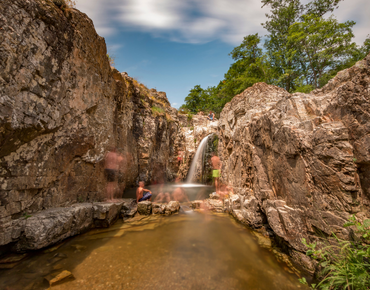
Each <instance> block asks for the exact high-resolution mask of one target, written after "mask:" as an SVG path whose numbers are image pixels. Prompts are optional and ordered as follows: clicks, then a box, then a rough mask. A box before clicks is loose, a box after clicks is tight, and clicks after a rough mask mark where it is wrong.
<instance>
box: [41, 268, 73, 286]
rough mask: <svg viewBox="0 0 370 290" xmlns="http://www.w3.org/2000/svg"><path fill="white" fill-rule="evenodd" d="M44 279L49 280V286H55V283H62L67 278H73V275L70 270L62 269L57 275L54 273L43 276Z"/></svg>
mask: <svg viewBox="0 0 370 290" xmlns="http://www.w3.org/2000/svg"><path fill="white" fill-rule="evenodd" d="M45 279H46V280H47V281H48V282H49V285H50V286H55V285H58V284H61V283H64V282H66V281H68V280H72V279H74V277H73V274H72V273H71V272H69V271H67V270H64V271H62V272H60V273H59V274H57V275H54V274H52V275H48V276H46V277H45Z"/></svg>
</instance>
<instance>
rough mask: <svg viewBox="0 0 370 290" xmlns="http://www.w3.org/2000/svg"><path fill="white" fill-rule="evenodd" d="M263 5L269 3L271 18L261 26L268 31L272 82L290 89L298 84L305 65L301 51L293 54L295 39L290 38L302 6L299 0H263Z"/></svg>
mask: <svg viewBox="0 0 370 290" xmlns="http://www.w3.org/2000/svg"><path fill="white" fill-rule="evenodd" d="M262 3H263V6H266V5H268V6H270V9H271V11H270V13H269V14H266V17H267V18H268V20H267V21H266V22H265V23H263V24H262V26H263V27H264V28H265V29H266V30H267V31H268V32H269V35H268V37H267V40H266V41H265V45H264V46H265V48H266V51H267V57H268V62H269V65H270V67H271V70H272V83H274V84H275V85H278V86H280V87H283V88H285V89H286V90H287V91H288V92H291V91H293V90H294V89H295V87H296V86H297V84H296V82H297V78H298V77H299V76H300V75H301V73H302V72H301V71H302V66H303V68H304V63H302V62H301V60H300V58H299V54H290V53H289V51H291V50H292V49H296V50H298V49H299V48H297V47H292V43H289V42H288V32H289V27H290V26H291V25H293V24H294V23H295V22H297V21H299V17H300V16H301V14H302V11H303V6H302V4H301V2H300V1H299V0H262Z"/></svg>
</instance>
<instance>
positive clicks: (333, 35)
mask: <svg viewBox="0 0 370 290" xmlns="http://www.w3.org/2000/svg"><path fill="white" fill-rule="evenodd" d="M301 18H302V21H300V22H296V23H294V24H293V25H291V26H290V28H289V31H288V45H289V46H290V48H291V50H290V51H289V57H290V58H295V57H299V58H300V59H301V60H303V61H304V62H305V63H306V64H307V72H308V79H307V82H306V83H307V84H311V85H312V86H313V87H314V88H318V87H319V86H320V84H319V80H320V78H321V77H322V76H323V75H324V73H325V72H326V71H327V70H328V69H330V68H332V67H333V66H335V64H336V63H338V62H340V61H341V60H342V59H343V58H346V57H349V56H350V55H351V52H352V51H353V50H354V49H355V48H356V44H355V43H353V42H351V40H352V38H353V36H354V35H353V33H352V27H353V25H355V22H354V21H347V22H345V23H338V21H337V20H336V19H335V18H334V17H332V16H331V17H329V18H328V19H324V18H323V17H322V16H317V15H315V14H309V15H302V17H301ZM298 47H299V49H297V48H298Z"/></svg>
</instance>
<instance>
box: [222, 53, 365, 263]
mask: <svg viewBox="0 0 370 290" xmlns="http://www.w3.org/2000/svg"><path fill="white" fill-rule="evenodd" d="M218 130H219V138H220V139H219V153H220V157H221V160H222V162H223V171H222V181H223V182H224V183H226V184H229V185H231V186H232V187H233V188H234V192H235V193H236V194H237V200H235V199H234V200H231V201H230V203H231V210H232V212H233V214H234V215H235V216H236V217H237V218H238V219H239V220H241V221H242V222H244V223H246V224H248V225H249V226H251V227H254V228H259V227H262V226H263V225H266V224H267V225H268V227H269V228H271V229H272V230H273V232H274V233H275V235H276V236H277V237H278V238H279V239H280V241H282V242H283V243H284V244H285V245H287V246H288V251H289V254H290V255H291V256H292V257H293V258H294V259H295V260H296V261H298V262H299V263H300V264H303V265H305V266H306V268H307V269H310V270H313V269H314V266H313V264H312V263H311V261H310V260H309V259H307V257H306V256H305V255H304V253H305V251H306V248H305V246H304V245H303V244H302V242H301V239H302V238H306V239H307V240H308V241H310V242H314V241H316V240H317V239H319V238H325V237H330V236H331V235H332V233H335V235H337V237H339V238H343V239H351V237H352V235H353V234H354V232H353V231H352V229H350V228H344V227H343V224H344V223H345V222H346V221H347V219H348V218H349V217H350V216H351V215H353V214H354V215H355V216H356V218H357V219H359V220H360V221H361V220H364V219H365V218H369V217H370V211H369V209H370V170H369V169H370V54H369V55H368V56H367V57H366V58H365V59H364V60H362V61H360V62H358V63H357V64H356V65H355V66H353V67H352V68H349V69H346V70H344V71H341V72H339V73H338V74H337V76H336V77H335V78H334V79H333V80H331V81H330V82H329V83H328V84H327V85H326V86H325V87H323V88H322V89H318V90H315V91H313V92H311V93H310V94H303V93H295V94H289V93H288V92H287V91H285V90H284V89H282V88H278V87H275V86H272V85H267V84H265V83H257V84H255V85H254V86H252V87H251V88H248V89H246V90H245V91H244V92H243V93H242V94H240V95H237V96H235V97H234V98H233V99H232V101H231V102H230V103H228V104H226V106H225V108H224V109H223V111H222V113H221V117H220V121H219V128H218Z"/></svg>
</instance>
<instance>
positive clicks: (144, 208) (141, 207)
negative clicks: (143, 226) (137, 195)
mask: <svg viewBox="0 0 370 290" xmlns="http://www.w3.org/2000/svg"><path fill="white" fill-rule="evenodd" d="M137 212H138V213H139V214H141V215H150V214H151V213H152V202H151V201H147V200H144V201H140V202H139V203H138V204H137Z"/></svg>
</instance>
